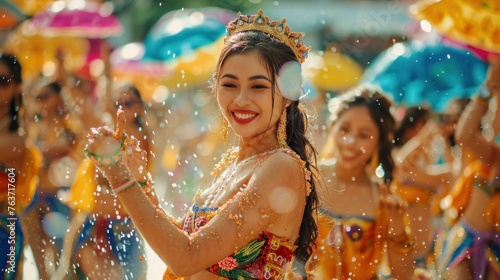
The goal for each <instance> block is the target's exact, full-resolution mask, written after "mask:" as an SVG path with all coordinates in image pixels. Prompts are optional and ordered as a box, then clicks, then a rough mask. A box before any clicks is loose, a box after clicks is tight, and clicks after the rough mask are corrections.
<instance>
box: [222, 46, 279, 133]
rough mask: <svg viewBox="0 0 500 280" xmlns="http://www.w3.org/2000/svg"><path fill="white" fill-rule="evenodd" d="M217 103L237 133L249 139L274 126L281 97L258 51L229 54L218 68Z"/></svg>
mask: <svg viewBox="0 0 500 280" xmlns="http://www.w3.org/2000/svg"><path fill="white" fill-rule="evenodd" d="M218 79H219V80H218V84H217V103H218V105H219V108H220V109H221V111H222V113H223V114H224V117H225V118H226V119H227V120H228V122H229V124H230V126H231V127H232V128H233V130H234V132H235V133H236V135H238V136H240V137H242V138H251V137H256V136H258V135H261V134H263V133H264V132H266V131H267V130H269V129H273V131H274V129H275V126H276V124H277V122H278V119H279V117H280V114H281V112H282V108H283V101H284V98H283V97H282V95H281V93H280V92H279V90H278V88H277V87H275V93H276V95H275V100H274V107H273V102H272V99H273V97H272V95H273V84H272V80H274V79H273V77H270V76H269V71H268V70H267V68H266V67H265V65H264V64H263V63H262V58H261V56H260V55H259V53H258V51H249V52H245V53H243V54H233V55H231V56H229V57H228V58H227V59H226V60H225V61H224V64H223V65H222V67H221V69H220V71H219V78H218Z"/></svg>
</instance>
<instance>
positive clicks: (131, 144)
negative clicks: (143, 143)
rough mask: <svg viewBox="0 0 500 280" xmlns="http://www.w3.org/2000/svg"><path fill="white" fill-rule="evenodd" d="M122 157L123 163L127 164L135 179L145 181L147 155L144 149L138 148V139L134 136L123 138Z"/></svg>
mask: <svg viewBox="0 0 500 280" xmlns="http://www.w3.org/2000/svg"><path fill="white" fill-rule="evenodd" d="M122 159H123V163H124V164H125V165H126V166H128V168H129V169H130V171H131V172H132V175H134V177H135V179H136V180H137V181H139V182H146V181H147V174H148V168H147V166H148V155H147V152H146V151H144V150H143V149H141V148H140V145H139V140H137V138H135V137H134V136H130V137H127V138H126V139H125V147H124V150H123V156H122Z"/></svg>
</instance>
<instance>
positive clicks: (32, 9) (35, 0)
mask: <svg viewBox="0 0 500 280" xmlns="http://www.w3.org/2000/svg"><path fill="white" fill-rule="evenodd" d="M9 2H11V3H12V4H14V5H15V6H16V7H17V8H18V9H19V10H20V11H21V12H22V13H23V14H25V15H33V14H35V13H37V12H39V11H41V10H43V9H45V8H47V7H48V6H50V5H51V4H53V3H54V2H56V1H55V0H9ZM64 2H66V1H64Z"/></svg>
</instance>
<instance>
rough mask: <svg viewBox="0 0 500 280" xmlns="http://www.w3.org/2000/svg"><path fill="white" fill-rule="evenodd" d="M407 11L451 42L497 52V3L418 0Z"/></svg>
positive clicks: (499, 35) (499, 45) (488, 0)
mask: <svg viewBox="0 0 500 280" xmlns="http://www.w3.org/2000/svg"><path fill="white" fill-rule="evenodd" d="M409 11H410V14H412V15H413V16H415V17H416V18H418V19H420V20H426V21H428V22H429V23H430V24H431V25H432V26H434V27H435V28H436V29H437V30H438V31H439V32H440V33H442V34H443V35H445V36H447V37H449V38H451V39H453V40H456V41H458V42H461V43H465V44H468V45H471V46H474V47H477V48H480V49H483V50H486V51H492V52H500V1H498V0H482V1H477V0H421V1H419V2H417V3H416V4H414V5H412V6H410V8H409Z"/></svg>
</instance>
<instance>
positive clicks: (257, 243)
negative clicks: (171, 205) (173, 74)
mask: <svg viewBox="0 0 500 280" xmlns="http://www.w3.org/2000/svg"><path fill="white" fill-rule="evenodd" d="M237 152H238V150H237V149H236V150H233V151H232V152H230V153H228V154H237ZM276 152H283V153H286V154H288V155H291V156H292V157H293V159H294V160H295V161H296V162H297V164H299V166H300V168H301V169H302V170H303V171H304V174H303V175H304V178H305V179H306V194H307V195H308V194H309V191H310V187H309V186H308V185H307V184H309V183H308V180H309V179H310V175H311V174H310V172H309V171H308V170H307V169H306V168H305V167H304V165H305V163H304V162H303V161H302V160H301V159H300V157H299V156H298V155H297V154H296V153H295V152H294V151H293V150H291V149H288V148H279V149H276V150H271V151H267V152H264V153H262V154H258V155H255V156H253V157H252V158H247V159H245V160H246V161H247V162H248V160H250V159H252V160H253V159H255V165H254V168H255V167H257V166H259V165H261V164H262V163H263V162H264V161H265V159H266V158H267V156H269V155H270V154H272V153H276ZM241 163H242V162H240V163H239V164H241ZM224 172H228V171H227V170H225V171H224ZM219 179H220V178H219ZM217 182H218V181H217V180H216V181H215V183H217ZM218 209H219V208H217V207H199V206H198V205H196V204H193V206H192V207H191V209H190V210H189V212H188V214H187V215H186V217H185V218H184V223H183V231H184V232H186V233H187V234H192V233H193V232H196V231H198V230H200V229H201V228H202V227H203V226H204V225H206V224H207V223H208V222H209V221H210V220H211V219H212V218H213V217H215V216H216V215H217V213H218ZM294 250H295V245H294V244H293V242H290V241H289V240H287V239H285V238H282V237H278V236H276V235H274V234H272V233H270V232H267V231H263V232H261V233H260V234H259V236H258V238H257V239H255V240H252V241H251V242H249V243H248V244H247V245H246V246H245V247H243V248H241V249H240V250H238V252H236V253H234V254H233V255H231V256H228V257H226V258H224V259H223V260H220V261H219V262H218V263H216V264H213V265H212V266H210V267H209V268H207V271H209V272H211V273H213V274H215V275H218V276H220V277H221V278H222V279H274V280H278V279H284V277H285V272H286V268H287V264H288V263H289V262H291V260H292V258H293V257H294ZM163 279H164V280H174V279H183V278H180V277H177V276H175V275H174V274H173V273H172V271H171V270H170V269H169V268H167V271H166V272H165V274H164V275H163Z"/></svg>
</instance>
